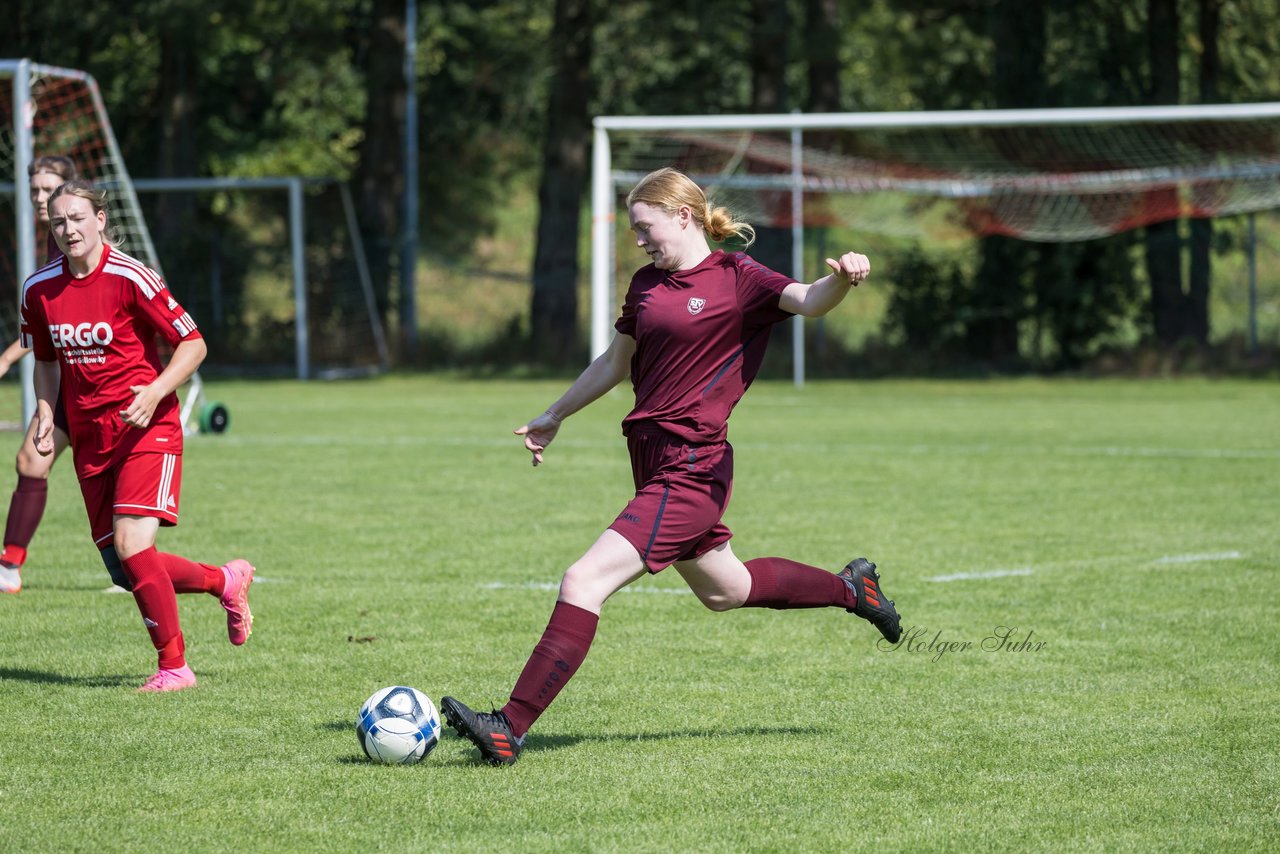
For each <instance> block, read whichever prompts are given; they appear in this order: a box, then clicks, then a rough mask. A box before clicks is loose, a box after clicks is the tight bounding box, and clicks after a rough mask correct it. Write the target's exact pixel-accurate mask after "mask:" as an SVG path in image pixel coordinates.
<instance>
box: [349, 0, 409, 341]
mask: <svg viewBox="0 0 1280 854" xmlns="http://www.w3.org/2000/svg"><path fill="white" fill-rule="evenodd" d="M405 37H406V33H405V31H404V4H403V3H401V2H398V0H373V10H372V17H371V26H370V29H369V37H368V41H367V43H366V45H365V48H364V51H365V56H364V68H365V75H366V76H365V93H366V97H367V102H366V108H365V117H364V128H363V129H364V139H363V141H362V142H361V144H360V161H359V165H358V166H357V168H356V175H355V184H356V186H355V205H356V216H357V219H358V220H359V222H360V236H361V238H362V239H363V241H364V251H365V256H366V258H367V260H368V263H369V276H370V278H371V279H372V281H373V291H374V295H375V299H376V301H377V304H378V312H379V314H380V315H381V317H382V319H383V320H385V319H386V317H387V311H388V308H389V306H390V304H391V270H392V258H393V257H395V255H396V250H397V248H398V246H399V237H400V235H399V232H398V226H399V223H400V221H401V218H400V216H399V211H400V207H401V204H402V202H403V198H404V189H405V187H404V173H405V169H404V144H403V139H402V137H403V129H404V118H405V97H406V92H405V83H404V71H403V61H404V47H405ZM416 189H417V188H414V190H415V191H416ZM405 275H408V276H412V275H413V271H412V270H408V271H401V276H405Z"/></svg>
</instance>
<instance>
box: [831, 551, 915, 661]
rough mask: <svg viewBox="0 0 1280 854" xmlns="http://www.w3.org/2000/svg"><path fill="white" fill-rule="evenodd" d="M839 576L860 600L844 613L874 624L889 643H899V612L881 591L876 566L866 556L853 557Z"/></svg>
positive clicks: (900, 632) (900, 629)
mask: <svg viewBox="0 0 1280 854" xmlns="http://www.w3.org/2000/svg"><path fill="white" fill-rule="evenodd" d="M836 574H837V575H838V576H840V580H841V581H843V582H844V583H845V584H847V585H849V589H850V590H852V591H853V595H854V598H856V599H857V600H858V604H856V605H854V606H853V607H852V608H845V610H846V611H848V612H849V613H850V614H857V615H858V616H859V617H861V618H862V619H864V620H866V621H867V622H869V623H871V625H873V626H875V627H876V628H877V629H879V630H880V634H882V635H884V639H885V640H887V641H888V642H889V643H897V642H898V638H900V637H902V628H901V626H900V625H899V624H898V609H897V608H895V607H894V606H893V600H892V599H889V598H887V597H885V595H884V593H883V592H882V591H881V590H880V573H878V572H876V565H875V564H874V563H872V562H871V561H869V560H867V559H866V558H865V557H859V558H854V559H853V560H851V561H849V565H848V566H846V567H845V568H844V569H842V570H840V571H839V572H838V573H836Z"/></svg>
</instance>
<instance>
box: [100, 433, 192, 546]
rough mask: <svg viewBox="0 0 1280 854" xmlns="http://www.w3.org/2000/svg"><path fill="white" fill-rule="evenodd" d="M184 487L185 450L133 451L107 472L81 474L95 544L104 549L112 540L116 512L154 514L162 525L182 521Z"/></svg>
mask: <svg viewBox="0 0 1280 854" xmlns="http://www.w3.org/2000/svg"><path fill="white" fill-rule="evenodd" d="M181 491H182V455H181V454H133V455H132V456H128V457H125V458H124V461H123V462H121V463H120V464H119V465H116V466H113V467H112V468H109V469H107V470H106V471H104V472H100V473H99V474H95V475H91V476H89V477H86V478H81V480H80V494H81V495H83V496H84V508H85V510H87V511H88V512H89V531H90V533H91V534H92V535H93V544H94V545H96V546H97V547H98V548H100V549H103V548H106V547H107V546H109V545H111V544H112V542H113V540H112V520H113V518H114V517H116V516H154V517H156V518H157V519H159V520H160V524H161V525H165V526H169V525H176V524H178V495H179V493H180V492H181Z"/></svg>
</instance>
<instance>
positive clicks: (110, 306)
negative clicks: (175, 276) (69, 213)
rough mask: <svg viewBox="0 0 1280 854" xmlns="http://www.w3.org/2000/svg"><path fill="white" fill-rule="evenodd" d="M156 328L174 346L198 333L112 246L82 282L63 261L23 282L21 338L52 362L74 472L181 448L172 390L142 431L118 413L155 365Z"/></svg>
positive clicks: (160, 285)
mask: <svg viewBox="0 0 1280 854" xmlns="http://www.w3.org/2000/svg"><path fill="white" fill-rule="evenodd" d="M157 333H159V334H160V335H161V336H163V338H164V339H165V340H166V341H167V342H168V343H169V344H170V345H172V346H175V347H176V346H177V345H178V344H180V343H181V342H182V341H184V340H189V339H193V338H199V337H200V332H199V331H198V330H197V329H196V324H195V321H193V320H192V319H191V316H190V315H189V314H187V313H186V311H184V310H183V308H182V306H180V305H178V301H177V300H175V299H174V298H173V296H172V295H171V294H170V293H169V290H168V289H167V288H166V287H165V284H164V280H163V279H161V278H160V276H159V274H158V273H156V272H155V271H154V270H152V269H150V268H148V267H147V266H146V265H145V264H143V263H142V262H140V261H138V260H136V259H134V258H131V257H130V256H128V255H126V254H124V253H123V252H120V251H119V250H117V249H114V248H112V247H110V246H107V247H105V248H104V250H103V253H102V260H100V261H99V262H98V266H97V268H96V269H95V270H94V271H93V272H92V273H90V274H89V275H88V276H86V277H84V278H83V279H77V278H75V277H74V276H72V275H71V272H70V270H69V269H68V266H67V263H66V260H65V259H62V260H59V261H57V262H54V263H50V264H46V265H45V266H43V267H41V268H40V269H39V270H37V271H36V272H35V273H33V274H32V275H31V277H30V278H29V279H27V281H26V283H25V284H24V285H23V286H22V344H23V346H25V347H30V348H31V349H32V350H33V351H34V352H35V357H36V359H38V360H39V361H42V362H53V361H57V362H58V367H59V371H60V374H61V378H62V383H61V393H62V401H63V403H64V405H65V406H66V411H67V422H68V427H69V428H70V429H69V430H68V435H70V437H71V445H72V448H73V449H74V450H75V460H76V473H77V474H78V475H79V476H80V477H82V478H83V477H88V476H90V475H94V474H98V473H100V472H102V471H104V470H105V469H108V468H110V467H111V466H113V465H115V464H116V463H117V462H119V461H120V460H121V459H123V458H124V457H126V456H128V455H129V454H134V453H167V454H180V453H182V424H181V421H180V417H179V408H178V396H177V395H176V394H170V395H168V396H167V397H166V398H164V399H163V400H162V401H161V402H160V404H159V405H158V406H157V407H156V411H155V415H154V416H153V417H152V420H151V424H150V425H149V426H147V427H146V428H143V429H139V428H137V427H130V426H128V425H126V424H125V423H124V422H123V421H122V420H121V419H120V412H121V411H123V410H125V409H127V408H128V406H129V404H130V403H131V402H132V401H133V398H134V393H133V392H132V391H130V390H129V388H130V386H140V385H147V384H148V383H150V382H151V381H152V380H154V379H155V378H156V377H157V376H158V375H159V374H160V371H161V370H163V365H162V364H161V362H160V357H159V354H158V353H157V351H156V334H157Z"/></svg>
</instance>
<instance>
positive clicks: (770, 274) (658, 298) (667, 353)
mask: <svg viewBox="0 0 1280 854" xmlns="http://www.w3.org/2000/svg"><path fill="white" fill-rule="evenodd" d="M792 281H794V280H793V279H792V278H791V277H790V276H784V275H782V274H781V273H775V272H774V271H772V270H770V269H769V268H767V267H765V266H763V265H761V264H760V263H758V262H757V261H755V260H754V259H752V258H750V257H748V256H747V255H744V254H743V253H741V252H738V253H734V254H732V255H728V254H726V253H724V252H723V251H720V250H717V251H715V252H712V253H711V254H710V255H709V256H707V258H706V259H704V260H703V262H702V263H701V264H699V265H698V266H696V267H694V268H693V269H691V270H678V271H675V272H672V271H667V270H659V269H658V268H657V267H655V266H654V265H652V264H650V265H648V266H646V267H643V268H641V269H640V270H639V271H638V272H637V273H636V274H635V275H634V276H633V277H632V278H631V287H630V288H629V289H628V290H627V298H626V301H625V302H624V303H623V306H622V316H621V317H619V318H618V321H617V323H615V324H614V328H615V329H617V330H618V332H620V333H622V334H624V335H630V336H631V337H633V338H635V339H636V353H635V356H634V357H633V358H632V360H631V385H632V387H633V388H634V389H635V393H636V405H635V408H634V409H632V410H631V413H630V414H629V415H627V417H626V418H624V419H623V420H622V432H623V433H624V434H626V435H628V436H629V435H631V429H632V427H633V426H635V425H637V424H640V423H642V422H648V423H651V424H657V425H658V426H660V427H662V428H663V429H664V430H666V431H667V432H669V433H672V434H673V435H675V436H678V437H680V438H681V439H683V440H685V441H687V442H694V443H703V442H715V441H720V440H723V439H724V438H725V435H726V433H727V432H728V422H729V413H731V412H732V411H733V408H734V406H736V405H737V403H738V401H739V400H741V399H742V395H743V394H745V393H746V391H747V389H748V388H749V387H750V386H751V383H752V381H753V380H754V379H755V378H756V374H757V373H759V371H760V363H761V362H762V361H763V360H764V352H765V348H766V347H767V346H768V344H769V333H770V331H771V330H772V328H773V325H774V324H775V323H777V322H779V321H781V320H785V319H786V318H788V317H791V316H792V314H791V312H788V311H784V310H783V309H781V308H779V306H778V300H779V297H781V295H782V291H783V289H784V288H786V286H787V285H789V284H791V282H792Z"/></svg>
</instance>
